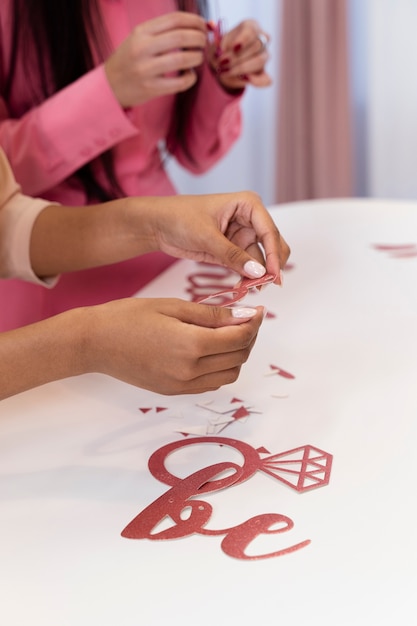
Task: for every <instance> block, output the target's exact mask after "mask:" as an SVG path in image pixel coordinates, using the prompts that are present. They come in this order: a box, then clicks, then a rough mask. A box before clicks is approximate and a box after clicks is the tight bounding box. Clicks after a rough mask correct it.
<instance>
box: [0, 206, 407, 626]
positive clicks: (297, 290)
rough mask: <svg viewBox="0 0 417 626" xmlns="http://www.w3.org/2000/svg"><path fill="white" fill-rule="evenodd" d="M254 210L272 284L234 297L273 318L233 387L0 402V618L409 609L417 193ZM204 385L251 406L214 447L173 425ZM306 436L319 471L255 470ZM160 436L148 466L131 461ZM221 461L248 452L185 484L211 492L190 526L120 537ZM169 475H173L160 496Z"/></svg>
mask: <svg viewBox="0 0 417 626" xmlns="http://www.w3.org/2000/svg"><path fill="white" fill-rule="evenodd" d="M271 211H272V214H273V216H274V218H275V219H276V221H277V223H278V225H279V227H280V229H281V231H282V233H283V234H284V236H285V237H286V239H287V241H288V242H289V244H290V245H291V248H292V255H291V259H290V262H291V264H292V265H293V267H292V269H289V270H287V271H286V272H285V284H284V288H283V289H282V290H281V289H279V288H277V287H272V286H269V287H268V288H266V289H265V290H264V291H262V292H261V293H260V294H255V295H249V296H248V299H247V303H253V304H265V305H266V306H268V309H269V311H270V312H271V313H272V314H273V315H274V316H275V317H272V316H271V317H270V318H269V319H265V321H264V323H263V326H262V328H261V331H260V333H259V336H258V341H257V344H256V346H255V348H254V350H253V352H252V354H251V357H250V360H249V361H248V363H247V364H246V365H245V366H244V368H243V369H242V372H241V376H240V378H239V380H238V381H237V382H236V383H235V384H233V385H231V386H227V387H224V388H222V389H221V390H219V391H216V392H213V393H211V394H204V395H203V396H182V397H173V398H169V397H164V396H158V395H156V394H152V393H149V392H144V391H142V390H139V389H136V388H133V387H130V386H128V385H124V384H123V383H120V382H118V381H115V380H111V379H108V378H106V377H102V376H99V375H89V376H82V377H79V378H74V379H70V380H65V381H61V382H57V383H53V384H50V385H46V386H44V387H43V388H39V389H36V390H33V391H30V392H27V393H24V394H21V395H20V396H17V397H14V398H11V399H8V400H6V401H4V402H2V403H1V404H0V596H1V599H0V623H1V624H4V626H23V625H24V626H35V625H36V626H37V625H39V626H96V625H97V626H106V625H109V626H110V625H111V626H115V625H117V626H136V625H141V626H160V625H161V624H173V625H180V624H184V625H186V626H188V625H191V624H198V625H199V626H204V625H210V626H212V625H215V624H253V623H257V624H289V625H297V626H298V625H299V624H309V625H310V626H313V625H314V626H316V625H317V626H330V625H331V626H336V625H337V626H345V625H346V626H352V625H353V624H355V626H358V625H364V626H365V625H366V626H370V625H374V624H390V625H391V624H403V625H408V624H411V623H414V620H415V610H416V586H417V558H416V557H417V533H416V530H415V519H416V479H417V472H416V467H415V463H416V460H415V459H416V448H417V410H416V409H417V391H416V389H417V384H416V378H417V288H416V285H417V204H413V203H397V202H384V201H364V200H352V201H348V200H346V201H343V200H339V201H323V202H306V203H299V204H294V205H286V206H282V207H280V208H276V207H275V208H272V209H271ZM201 271H202V269H201V267H199V266H197V265H196V264H194V263H191V262H179V263H177V264H176V265H174V266H173V267H172V268H170V269H169V270H168V271H167V272H166V274H164V275H162V276H161V277H159V278H158V280H156V281H155V282H154V283H153V284H152V285H150V286H148V287H147V288H146V289H144V290H143V292H142V294H141V295H143V296H151V297H152V296H158V297H160V296H164V295H165V296H179V297H185V298H188V297H189V293H187V291H186V290H187V288H188V287H189V286H190V276H194V277H195V275H196V274H199V273H201ZM205 271H207V270H206V268H205V269H204V272H205ZM211 271H214V270H211ZM229 280H230V279H229ZM197 281H198V279H197ZM232 282H233V280H232ZM271 366H275V367H277V368H282V369H283V370H284V371H280V370H279V369H273V368H271ZM285 373H287V374H290V375H292V376H293V378H291V377H288V375H287V376H285ZM233 399H238V400H240V401H241V402H236V403H234V404H233V403H232V402H231V401H232V400H233ZM208 401H212V405H211V408H213V407H215V408H218V409H220V408H221V409H222V410H223V409H225V408H229V409H230V407H231V406H232V408H235V407H236V408H239V407H241V406H244V407H246V409H247V410H248V412H249V413H250V414H249V416H247V418H246V420H245V419H236V420H235V421H234V422H233V423H232V424H230V425H228V426H227V427H226V428H225V429H224V430H223V431H221V432H220V433H218V434H216V435H214V436H213V437H214V438H216V437H220V438H222V439H223V438H228V441H220V443H226V444H229V445H222V446H220V445H218V443H219V442H217V443H216V439H214V440H211V439H209V440H207V436H205V437H206V438H205V441H206V443H192V441H193V437H192V436H188V437H184V436H183V435H181V434H180V433H179V432H177V430H181V429H186V428H189V429H190V430H192V429H193V428H196V427H197V426H199V427H201V428H202V427H204V428H205V427H206V425H207V424H208V418H209V417H213V414H212V413H211V412H210V411H209V410H208V409H207V408H199V407H197V403H205V402H208ZM248 407H249V408H248ZM147 409H149V410H147ZM161 409H165V410H161ZM254 411H256V412H254ZM244 413H245V410H244V409H243V414H244ZM240 414H242V410H241V413H240ZM230 440H231V441H230ZM173 442H179V443H178V448H177V449H175V450H173V452H172V454H171V455H170V456H169V458H168V460H167V461H166V470H167V472H168V478H167V477H165V478H164V476H161V471H162V467H163V464H164V462H165V451H164V447H165V446H168V445H169V444H171V443H173ZM303 446H313V447H314V448H317V449H318V450H320V451H322V452H323V459H321V460H317V461H316V463H317V464H318V465H316V468H317V467H318V466H319V465H320V463H321V464H322V467H323V471H318V473H317V474H315V476H316V477H317V478H318V482H319V483H320V481H321V486H320V487H319V488H311V489H308V488H307V487H308V486H309V485H310V486H311V484H312V483H311V481H310V483H309V481H308V480H307V479H306V481H305V482H304V483H302V482H300V485H299V490H298V491H297V489H294V488H291V487H290V486H288V485H286V484H285V483H284V482H282V480H280V478H281V479H282V478H285V476H286V477H287V478H289V479H290V482H291V481H294V480H296V479H297V477H298V474H283V473H282V471H281V470H282V469H283V468H284V467H292V468H293V469H296V470H297V468H298V470H300V468H301V466H300V465H298V466H297V465H291V466H289V465H287V466H284V464H283V461H285V459H283V458H281V459H278V460H277V459H275V466H276V467H279V468H280V469H279V470H277V473H278V476H272V475H270V474H268V473H266V472H265V471H264V470H265V469H268V467H270V466H269V465H268V462H267V463H265V459H266V458H267V457H271V456H272V457H273V456H275V455H278V454H279V453H283V452H286V451H290V450H293V449H296V448H300V447H301V448H302V449H303V450H306V451H307V452H308V451H310V454H312V453H313V452H314V450H313V451H312V450H311V449H309V448H303ZM160 449H162V451H161V452H160V453H158V454H159V458H158V454H157V455H156V457H157V458H156V462H155V466H154V474H155V475H153V474H151V472H150V470H149V468H148V459H149V458H150V457H152V459H155V456H152V455H154V453H157V451H158V450H160ZM239 450H240V452H239ZM242 451H243V456H242V454H241V452H242ZM325 453H327V454H328V456H327V457H326V454H325ZM319 455H320V453H319V452H317V453H316V457H318V456H319ZM295 456H296V455H293V457H292V458H293V459H294V457H295ZM256 459H259V463H260V465H262V464H261V460H262V461H263V465H262V467H259V468H256V463H255V460H256ZM287 460H288V459H287ZM230 462H234V463H236V464H237V465H238V466H244V467H245V468H249V469H248V471H247V474H246V480H244V481H241V482H238V483H237V484H234V485H231V486H229V487H227V488H224V489H222V490H220V491H212V492H211V493H200V494H199V496H198V500H199V501H200V502H201V504H200V505H199V506H198V505H196V508H195V510H194V512H193V515H194V514H196V515H203V516H204V515H206V513H207V511H208V505H209V504H210V505H211V506H212V507H213V510H212V513H211V517H210V519H209V520H208V521H207V522H206V523H205V522H204V523H203V522H201V523H200V522H198V523H197V527H198V524H199V523H200V529H201V531H202V532H197V533H195V534H192V535H191V536H181V537H180V538H177V539H167V540H161V541H151V540H149V539H127V538H124V537H122V536H121V532H122V530H123V529H124V528H125V527H126V526H127V525H128V524H129V523H130V522H131V521H132V520H133V519H134V518H135V517H136V516H137V515H138V514H139V513H141V512H142V511H144V510H145V509H146V508H147V507H148V506H150V505H152V506H151V507H150V509H148V510H147V512H146V513H144V514H142V516H141V517H140V521H141V522H142V525H141V526H140V528H142V531H143V528H145V531H144V532H145V534H146V532H149V530H150V529H149V528H148V530H147V531H146V528H147V524H148V526H149V524H150V525H152V524H151V523H150V522H149V519H150V517H149V516H151V515H154V516H155V515H156V517H158V515H160V516H162V515H164V514H165V513H166V512H168V513H169V512H170V511H172V509H170V506H175V503H174V505H172V503H170V502H169V499H170V498H171V500H176V499H178V498H179V499H180V501H181V497H183V498H185V497H186V496H184V494H182V495H181V494H180V495H179V494H178V490H179V489H184V488H185V487H184V484H185V485H187V484H188V483H189V481H188V483H187V481H185V482H184V481H181V480H180V478H183V479H185V478H186V477H187V476H189V475H191V474H193V473H195V472H197V471H198V470H202V469H204V468H206V467H209V466H211V465H212V464H214V463H226V464H228V463H230ZM326 462H327V465H326ZM269 463H273V461H270V462H269ZM330 463H331V464H330ZM254 464H255V467H254ZM155 468H156V469H155ZM309 469H311V466H310V468H309ZM318 469H320V467H318ZM326 472H327V474H326ZM229 475H230V474H229ZM169 477H171V482H172V484H173V485H174V487H173V489H174V491H171V492H170V494H168V495H167V496H164V494H166V493H167V492H168V491H169V490H170V489H171V487H170V486H169V485H168V484H166V482H167V481H169ZM211 478H212V477H211ZM307 478H308V477H307ZM208 479H209V480H210V477H209V478H208ZM327 479H328V480H327ZM163 480H165V482H163ZM223 480H226V478H224V477H223ZM300 480H301V479H300ZM200 482H201V480H200ZM326 483H327V484H326ZM223 484H225V483H223ZM294 486H297V484H296V482H295V483H294ZM161 496H164V502H163V503H162V504H161V505H160V506H159V507H157V505H154V504H153V503H154V501H155V500H157V499H158V498H159V497H161ZM194 499H195V498H194ZM155 507H157V510H156V513H155ZM189 512H190V509H188V513H189ZM186 514H187V511H185V512H184V514H183V517H184V521H183V524H180V525H181V526H184V527H185V526H186V524H187V522H186V520H185V518H186ZM266 514H274V516H272V517H270V518H266V517H265V515H266ZM278 515H283V516H285V518H282V519H283V522H282V524H281V529H282V527H283V525H285V524H287V525H288V524H290V521H289V520H291V521H292V522H293V523H294V527H293V528H292V529H290V530H287V532H281V533H279V534H276V533H275V534H271V533H270V534H268V535H260V536H259V537H258V538H257V539H256V540H255V541H254V542H253V543H251V544H250V545H249V546H248V548H247V550H246V552H245V551H244V545H243V544H244V542H243V539H242V531H241V530H240V531H237V530H234V531H229V533H226V529H228V528H232V527H236V526H239V525H240V524H242V523H243V522H246V521H247V520H249V519H250V518H253V517H256V518H257V519H258V522H257V523H254V525H255V528H260V527H262V525H263V524H264V523H265V520H269V521H271V522H272V521H274V520H278V519H281V518H279V517H277V516H278ZM193 519H194V518H193ZM285 520H286V521H285ZM171 525H172V523H171ZM161 528H167V525H166V524H165V525H164V526H163V527H160V529H161ZM177 528H178V525H177ZM245 528H246V530H247V528H248V525H247V524H246V526H245ZM275 528H277V526H275ZM205 529H209V530H213V529H218V530H223V531H224V532H223V533H222V534H218V535H206V534H204V532H205ZM139 530H140V529H139ZM135 532H138V529H136V531H135ZM180 534H181V532H180ZM226 535H227V537H228V539H226V541H225V543H224V544H223V546H224V548H225V551H224V550H223V549H222V542H223V539H224V537H225V536H226ZM304 542H307V543H306V545H304ZM297 544H302V546H303V547H300V548H299V549H297V550H295V551H289V552H288V549H289V548H291V547H292V546H294V545H297ZM242 546H243V547H242ZM279 551H282V552H283V554H282V555H281V556H273V557H270V558H263V559H255V560H245V559H242V558H237V557H239V555H240V556H242V553H243V554H249V555H251V556H254V555H262V554H268V553H271V552H279ZM228 552H229V553H230V552H231V553H232V554H233V556H230V555H229V554H228Z"/></svg>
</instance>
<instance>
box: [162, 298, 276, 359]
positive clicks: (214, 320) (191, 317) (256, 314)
mask: <svg viewBox="0 0 417 626" xmlns="http://www.w3.org/2000/svg"><path fill="white" fill-rule="evenodd" d="M164 313H165V314H167V315H171V316H172V317H175V318H177V319H178V320H181V322H183V323H186V324H193V325H195V326H200V327H202V328H206V329H215V328H225V327H229V326H239V325H241V324H243V323H245V322H248V321H250V320H253V324H255V325H256V326H257V328H259V326H260V324H261V323H262V320H263V315H264V309H263V307H255V308H252V307H239V306H237V307H234V308H232V309H230V308H227V307H219V306H211V305H207V304H196V303H195V302H186V301H183V300H176V299H167V300H165V301H164ZM251 328H252V327H251ZM243 332H245V331H239V334H236V338H237V342H236V343H235V344H233V343H230V342H231V341H232V339H233V337H234V335H233V333H232V334H231V335H230V336H229V335H228V337H229V340H228V344H227V345H225V346H223V347H221V346H219V347H220V350H221V351H222V352H223V351H224V352H228V351H229V350H231V349H238V348H240V347H241V344H240V341H241V333H243ZM246 332H249V333H250V332H251V329H250V328H249V327H248V330H247V331H246ZM212 336H213V335H212V333H207V334H206V335H205V337H207V340H208V346H207V353H208V354H210V353H211V351H212V349H213V346H212V345H210V341H211V339H212ZM202 338H203V336H202Z"/></svg>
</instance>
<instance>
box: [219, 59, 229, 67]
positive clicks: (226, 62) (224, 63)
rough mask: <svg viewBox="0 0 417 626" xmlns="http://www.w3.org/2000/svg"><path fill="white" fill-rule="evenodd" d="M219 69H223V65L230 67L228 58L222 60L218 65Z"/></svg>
mask: <svg viewBox="0 0 417 626" xmlns="http://www.w3.org/2000/svg"><path fill="white" fill-rule="evenodd" d="M219 65H220V67H224V66H225V65H230V59H229V58H228V57H225V58H224V59H222V60H221V61H220V63H219Z"/></svg>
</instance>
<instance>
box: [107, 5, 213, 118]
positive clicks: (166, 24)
mask: <svg viewBox="0 0 417 626" xmlns="http://www.w3.org/2000/svg"><path fill="white" fill-rule="evenodd" d="M206 43H207V27H206V23H205V21H204V19H203V18H202V17H200V16H199V15H195V14H194V13H188V12H186V11H175V12H173V13H167V14H166V15H162V16H161V17H157V18H154V19H152V20H148V21H147V22H143V23H142V24H139V25H138V26H136V27H135V28H134V29H133V31H132V32H131V34H130V35H129V36H128V37H127V38H126V39H125V40H124V41H123V42H122V43H121V44H120V46H119V47H118V48H117V49H116V51H115V52H114V53H113V54H112V55H111V56H110V57H109V58H108V59H107V61H106V62H105V64H104V68H105V71H106V75H107V79H108V81H109V84H110V87H111V88H112V90H113V92H114V94H115V96H116V98H117V100H118V101H119V103H120V105H121V106H122V107H123V108H128V107H131V106H136V105H138V104H143V103H144V102H146V101H147V100H151V99H152V98H157V97H159V96H164V95H168V94H175V93H179V92H182V91H186V90H187V89H189V88H190V87H192V86H193V85H194V83H195V81H196V79H197V76H196V73H195V71H194V70H195V68H196V67H198V66H199V65H201V64H202V63H203V61H204V50H205V47H206Z"/></svg>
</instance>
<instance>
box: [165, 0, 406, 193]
mask: <svg viewBox="0 0 417 626" xmlns="http://www.w3.org/2000/svg"><path fill="white" fill-rule="evenodd" d="M210 6H211V8H212V10H213V14H214V15H213V16H214V17H215V18H217V17H222V18H224V19H225V22H226V26H227V27H228V28H231V27H233V26H234V25H236V24H237V23H238V22H239V21H241V20H243V19H245V18H249V17H253V18H255V19H256V20H257V21H258V22H259V23H260V24H261V26H262V27H263V28H264V29H265V30H266V31H267V32H268V33H269V34H270V35H271V37H272V40H271V45H270V54H271V59H270V61H269V65H268V70H269V73H270V74H271V75H272V76H273V79H274V84H273V86H272V87H269V88H266V89H254V88H248V90H247V93H246V94H245V96H244V100H243V116H244V131H243V134H242V136H241V138H240V139H239V141H238V142H237V144H236V145H235V146H234V148H233V149H232V151H231V152H230V154H229V155H228V156H227V157H226V158H225V159H223V160H222V162H221V163H220V164H219V165H217V166H216V167H215V168H213V170H211V171H210V172H209V173H207V174H205V175H203V176H199V177H195V176H192V175H189V174H187V173H185V172H184V171H183V170H181V168H179V167H178V166H177V165H176V164H175V163H173V162H171V163H170V164H169V168H170V170H171V173H172V175H173V178H174V180H175V181H176V184H177V186H178V188H179V191H180V192H182V193H206V192H218V191H236V190H241V189H253V190H255V191H257V192H258V193H259V194H260V195H261V196H262V198H263V200H264V202H265V203H266V204H267V205H272V204H275V203H277V202H280V201H291V200H297V199H303V197H335V196H347V195H353V196H373V197H384V198H410V199H415V198H417V78H416V72H415V71H414V68H413V65H414V61H415V59H417V0H217V1H214V2H213V0H212V1H211V2H210ZM344 36H345V41H343V39H344ZM345 71H346V77H347V80H346V81H344V79H343V75H344V72H345ZM344 103H345V104H346V106H347V109H346V111H347V114H346V111H345V109H344ZM320 118H321V119H320ZM323 120H326V123H325V124H324V123H323ZM335 129H336V130H335ZM294 173H296V174H297V175H299V177H301V179H300V180H301V182H300V180H298V181H295V182H294V181H291V178H292V177H293V176H294ZM306 181H307V182H308V184H307V182H306ZM312 182H313V183H314V184H312ZM300 185H301V190H300ZM300 194H301V195H300Z"/></svg>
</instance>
